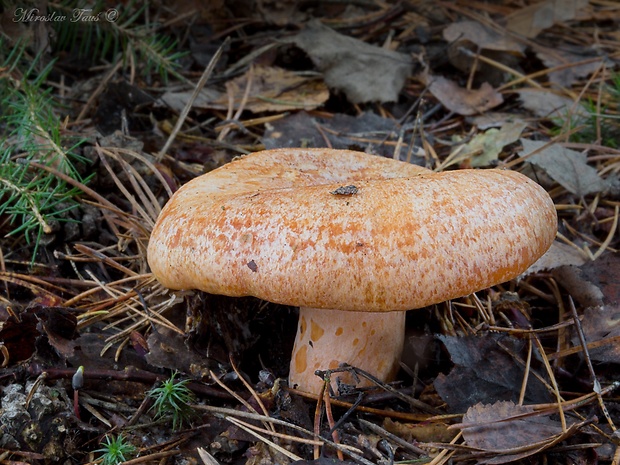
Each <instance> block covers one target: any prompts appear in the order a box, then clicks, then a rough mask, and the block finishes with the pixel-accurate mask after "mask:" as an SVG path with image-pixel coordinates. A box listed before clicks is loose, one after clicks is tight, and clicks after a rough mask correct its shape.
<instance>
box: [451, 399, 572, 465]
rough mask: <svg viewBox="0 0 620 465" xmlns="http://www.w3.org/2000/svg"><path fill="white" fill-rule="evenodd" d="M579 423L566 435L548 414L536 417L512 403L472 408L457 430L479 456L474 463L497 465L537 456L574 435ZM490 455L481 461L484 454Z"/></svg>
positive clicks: (529, 410)
mask: <svg viewBox="0 0 620 465" xmlns="http://www.w3.org/2000/svg"><path fill="white" fill-rule="evenodd" d="M582 425H583V423H574V424H572V425H571V426H570V427H569V428H567V429H566V431H562V424H561V423H560V422H558V421H555V420H552V419H551V418H550V416H549V414H545V415H540V414H536V413H535V409H534V407H533V406H530V405H516V404H515V403H514V402H509V401H508V402H506V401H502V402H496V403H494V404H476V405H474V406H472V407H470V408H469V410H468V411H467V413H466V414H465V415H464V416H463V422H462V423H461V424H459V425H454V427H458V428H461V430H462V431H463V438H464V439H465V441H466V442H467V445H468V446H470V447H472V448H474V449H478V450H479V451H481V452H483V454H476V453H475V452H474V453H473V455H474V457H476V456H478V457H479V458H478V463H485V464H501V463H508V462H513V461H515V460H520V459H523V458H525V457H529V456H531V455H534V454H536V453H538V452H541V451H543V450H545V449H548V448H549V447H551V446H553V445H555V444H557V443H558V442H560V441H562V440H564V439H566V438H567V437H569V436H571V435H572V434H574V433H575V432H576V431H577V429H579V427H581V426H582ZM484 453H491V454H488V456H487V457H485V455H486V454H484Z"/></svg>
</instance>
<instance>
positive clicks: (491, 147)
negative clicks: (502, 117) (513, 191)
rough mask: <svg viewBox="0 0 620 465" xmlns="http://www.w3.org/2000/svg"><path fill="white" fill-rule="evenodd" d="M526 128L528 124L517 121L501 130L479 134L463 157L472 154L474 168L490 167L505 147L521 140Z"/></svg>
mask: <svg viewBox="0 0 620 465" xmlns="http://www.w3.org/2000/svg"><path fill="white" fill-rule="evenodd" d="M526 127H527V124H526V123H524V122H522V121H516V122H511V123H506V124H504V125H503V126H502V127H501V128H500V129H495V128H491V129H489V130H487V131H486V132H483V133H480V134H477V135H476V136H474V138H473V139H472V140H471V141H469V142H468V143H467V144H465V147H464V149H463V150H462V153H461V157H463V156H467V154H471V155H470V156H471V159H470V165H471V166H472V167H474V168H476V167H480V166H488V165H490V164H491V163H493V162H495V161H497V159H498V157H499V154H500V153H502V150H503V149H504V147H505V146H507V145H510V144H512V143H514V142H516V141H518V140H519V137H521V133H522V132H523V130H524V129H525V128H526ZM461 157H459V158H461Z"/></svg>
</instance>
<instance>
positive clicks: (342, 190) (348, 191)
mask: <svg viewBox="0 0 620 465" xmlns="http://www.w3.org/2000/svg"><path fill="white" fill-rule="evenodd" d="M357 191H358V188H357V187H355V186H354V185H353V184H350V185H348V186H341V187H339V188H338V189H335V190H333V191H331V192H330V194H334V195H354V194H357Z"/></svg>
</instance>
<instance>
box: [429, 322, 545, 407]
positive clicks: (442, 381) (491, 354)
mask: <svg viewBox="0 0 620 465" xmlns="http://www.w3.org/2000/svg"><path fill="white" fill-rule="evenodd" d="M439 340H440V341H441V342H442V343H443V344H444V346H445V347H446V349H447V350H448V353H449V354H450V359H451V360H452V362H454V364H455V366H454V367H453V368H452V370H451V371H450V373H448V375H444V374H439V375H438V376H437V378H436V379H435V381H434V384H433V385H434V386H435V389H436V391H437V393H438V394H439V395H440V396H441V398H442V399H443V401H444V402H446V403H447V404H448V407H449V411H450V412H464V411H465V410H467V409H468V408H469V407H470V406H472V405H474V404H476V403H478V402H489V401H499V400H513V401H517V400H518V399H519V390H520V388H521V383H522V381H523V376H524V369H523V367H522V366H520V365H518V364H517V363H516V362H515V359H514V357H513V356H512V355H511V354H519V355H520V356H521V357H522V358H523V359H525V351H526V350H527V347H526V342H525V341H523V340H520V339H517V338H513V337H511V336H505V335H498V334H485V335H483V336H466V337H453V336H440V337H439ZM497 367H502V369H501V370H498V369H497ZM525 400H526V401H527V402H530V403H538V402H548V401H550V400H551V397H550V395H549V392H548V391H547V389H546V388H545V386H544V385H543V384H542V383H541V382H540V381H539V380H538V379H536V377H534V376H531V375H530V377H529V381H528V387H527V390H526V393H525Z"/></svg>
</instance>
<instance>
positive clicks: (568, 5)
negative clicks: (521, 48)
mask: <svg viewBox="0 0 620 465" xmlns="http://www.w3.org/2000/svg"><path fill="white" fill-rule="evenodd" d="M587 4H588V0H544V1H542V2H534V3H532V4H531V5H529V6H527V7H520V8H518V9H517V10H516V11H515V12H514V13H513V14H511V15H510V16H508V17H507V18H506V20H507V25H506V27H507V29H508V30H510V31H512V32H516V33H518V34H521V35H523V36H525V37H529V38H532V37H536V36H537V35H538V34H539V33H540V32H542V31H543V30H545V29H547V28H549V27H551V26H553V25H554V24H557V23H560V22H562V21H570V20H572V19H574V18H575V17H576V16H577V15H578V13H579V10H580V9H581V8H583V7H585V6H586V5H587Z"/></svg>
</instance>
